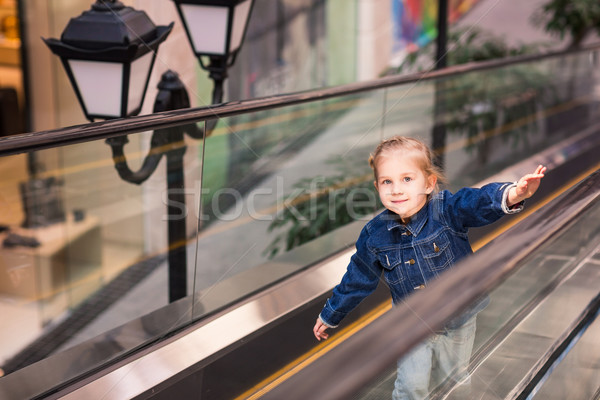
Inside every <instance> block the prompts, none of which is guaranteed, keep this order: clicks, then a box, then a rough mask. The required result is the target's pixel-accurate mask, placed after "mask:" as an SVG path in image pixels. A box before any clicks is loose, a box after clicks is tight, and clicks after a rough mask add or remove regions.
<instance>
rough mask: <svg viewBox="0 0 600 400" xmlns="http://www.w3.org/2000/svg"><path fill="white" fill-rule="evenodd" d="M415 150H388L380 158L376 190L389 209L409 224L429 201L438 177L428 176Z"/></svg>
mask: <svg viewBox="0 0 600 400" xmlns="http://www.w3.org/2000/svg"><path fill="white" fill-rule="evenodd" d="M411 153H412V154H411ZM416 157H417V155H415V154H414V152H411V151H403V150H387V151H385V152H383V153H381V154H380V155H379V157H378V158H377V164H376V165H375V167H376V168H377V180H376V181H375V188H376V189H377V192H379V198H380V199H381V202H382V203H383V205H384V206H385V208H387V209H388V210H390V211H392V212H395V213H396V214H398V215H399V216H400V218H401V219H402V222H408V221H409V220H410V217H412V216H413V215H415V214H416V213H417V212H419V210H420V209H421V208H423V206H424V205H425V203H426V202H427V195H428V194H430V193H431V192H432V191H433V188H434V187H435V183H436V181H437V178H436V177H435V176H434V175H431V176H428V177H427V176H425V173H424V172H423V170H422V169H421V168H420V167H419V165H418V163H417V162H416Z"/></svg>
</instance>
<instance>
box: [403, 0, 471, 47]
mask: <svg viewBox="0 0 600 400" xmlns="http://www.w3.org/2000/svg"><path fill="white" fill-rule="evenodd" d="M448 1H449V4H448V22H449V24H450V25H451V24H452V23H453V22H455V21H457V20H458V19H459V18H460V17H461V16H462V15H463V14H465V13H466V12H467V11H469V10H470V9H471V8H472V7H473V6H474V5H475V4H476V3H477V2H478V0H448ZM437 9H438V0H393V1H392V18H393V26H394V47H393V50H394V53H396V52H400V51H406V52H409V53H410V52H413V51H415V50H417V49H418V48H419V47H423V46H424V45H426V44H427V43H429V42H430V41H431V40H433V39H435V37H436V36H437Z"/></svg>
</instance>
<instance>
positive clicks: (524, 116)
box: [399, 27, 556, 165]
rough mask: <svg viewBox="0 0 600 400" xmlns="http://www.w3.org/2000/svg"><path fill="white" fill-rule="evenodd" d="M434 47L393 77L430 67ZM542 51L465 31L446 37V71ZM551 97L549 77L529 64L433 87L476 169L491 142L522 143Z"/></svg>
mask: <svg viewBox="0 0 600 400" xmlns="http://www.w3.org/2000/svg"><path fill="white" fill-rule="evenodd" d="M434 47H435V45H434V44H433V43H430V44H429V45H427V46H425V47H424V48H422V49H419V50H418V51H416V52H415V53H414V54H412V55H410V56H409V57H407V59H406V60H405V61H404V62H403V64H402V65H401V66H400V67H399V72H407V71H409V72H413V71H415V70H423V69H428V68H431V66H432V65H433V57H434V54H435V52H434ZM544 47H545V45H544V44H541V43H535V44H527V45H525V44H521V45H517V46H509V45H508V44H507V43H506V41H505V40H504V39H503V38H502V37H499V36H495V35H492V34H491V33H489V32H486V31H484V30H482V29H480V28H477V27H465V28H461V29H456V30H453V31H451V32H450V33H449V35H448V54H447V60H448V66H453V65H458V64H464V63H468V62H477V61H487V60H491V59H498V58H504V57H511V56H518V55H524V54H531V53H536V52H539V51H540V50H541V49H543V48H544ZM555 98H556V96H555V95H554V92H553V84H552V82H551V81H550V77H549V76H548V75H547V73H545V72H544V71H542V70H539V69H537V68H535V67H533V66H532V65H530V64H524V65H516V66H511V67H503V68H497V69H494V70H492V71H484V72H476V73H469V74H461V75H458V76H456V77H453V78H449V79H446V80H440V81H437V82H436V101H438V102H439V104H441V107H439V109H441V110H442V111H441V113H442V114H443V118H442V121H443V124H444V126H445V128H446V130H447V131H448V132H449V133H450V134H454V135H464V136H466V139H467V140H466V149H467V151H470V152H472V151H477V160H478V164H479V165H485V164H486V163H487V161H488V158H489V155H490V154H491V142H492V138H493V137H495V136H501V137H502V138H504V139H505V140H512V143H513V144H514V145H517V144H519V143H520V142H522V141H527V133H528V132H530V131H533V130H535V126H533V125H535V124H536V123H537V119H536V118H535V116H536V113H537V111H538V109H540V108H543V107H542V102H545V103H548V102H554V101H555ZM439 109H438V112H440V111H439ZM507 128H508V129H507Z"/></svg>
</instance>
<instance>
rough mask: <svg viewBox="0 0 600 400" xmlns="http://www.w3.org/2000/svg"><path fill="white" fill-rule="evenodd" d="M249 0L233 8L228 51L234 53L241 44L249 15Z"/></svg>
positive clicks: (250, 3) (250, 2)
mask: <svg viewBox="0 0 600 400" xmlns="http://www.w3.org/2000/svg"><path fill="white" fill-rule="evenodd" d="M251 5H252V1H251V0H246V1H244V2H243V3H240V4H238V5H237V6H236V7H235V11H234V13H233V27H232V28H231V42H230V44H229V51H236V50H237V49H238V48H239V47H240V45H241V44H242V39H243V38H244V31H245V30H246V23H247V22H248V14H249V13H250V6H251Z"/></svg>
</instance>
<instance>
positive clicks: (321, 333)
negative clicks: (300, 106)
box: [313, 318, 329, 341]
mask: <svg viewBox="0 0 600 400" xmlns="http://www.w3.org/2000/svg"><path fill="white" fill-rule="evenodd" d="M326 329H327V325H325V324H324V323H323V322H322V321H321V318H317V323H316V324H315V327H314V328H313V333H314V334H315V337H316V338H317V340H318V341H321V339H327V338H328V337H329V334H328V333H325V330H326Z"/></svg>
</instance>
